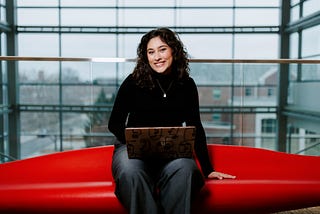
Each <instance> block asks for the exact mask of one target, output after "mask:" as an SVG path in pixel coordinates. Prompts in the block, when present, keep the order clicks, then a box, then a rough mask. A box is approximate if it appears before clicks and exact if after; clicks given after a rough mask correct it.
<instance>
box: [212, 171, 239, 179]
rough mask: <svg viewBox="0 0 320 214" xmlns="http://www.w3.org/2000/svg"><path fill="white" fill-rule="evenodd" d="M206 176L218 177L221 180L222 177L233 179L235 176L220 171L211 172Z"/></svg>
mask: <svg viewBox="0 0 320 214" xmlns="http://www.w3.org/2000/svg"><path fill="white" fill-rule="evenodd" d="M208 178H210V179H219V180H222V179H225V178H229V179H235V178H236V176H234V175H229V174H225V173H222V172H211V173H210V174H209V175H208Z"/></svg>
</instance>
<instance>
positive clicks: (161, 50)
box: [147, 36, 173, 74]
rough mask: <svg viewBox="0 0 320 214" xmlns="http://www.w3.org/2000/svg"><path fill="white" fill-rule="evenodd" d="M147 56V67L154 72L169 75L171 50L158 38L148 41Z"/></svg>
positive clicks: (171, 57) (171, 59)
mask: <svg viewBox="0 0 320 214" xmlns="http://www.w3.org/2000/svg"><path fill="white" fill-rule="evenodd" d="M147 56H148V62H149V65H150V66H151V68H152V69H153V70H154V71H155V72H157V73H162V74H167V73H170V71H171V65H172V61H173V56H172V49H171V48H170V47H169V46H168V45H167V44H166V43H165V42H163V41H162V40H161V39H160V37H159V36H157V37H154V38H152V39H150V41H149V42H148V44H147Z"/></svg>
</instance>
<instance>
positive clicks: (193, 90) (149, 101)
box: [108, 74, 213, 177]
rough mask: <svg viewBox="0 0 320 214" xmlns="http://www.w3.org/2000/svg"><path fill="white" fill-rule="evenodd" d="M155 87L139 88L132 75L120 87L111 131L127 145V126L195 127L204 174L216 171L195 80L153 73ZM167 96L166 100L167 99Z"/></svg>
mask: <svg viewBox="0 0 320 214" xmlns="http://www.w3.org/2000/svg"><path fill="white" fill-rule="evenodd" d="M153 78H155V81H154V82H155V88H154V89H152V90H150V89H147V88H141V87H138V86H137V85H136V82H135V80H134V79H133V78H132V74H130V75H129V76H128V77H127V78H126V79H125V80H124V82H123V83H122V84H121V86H120V88H119V91H118V94H117V97H116V99H115V103H114V106H113V110H112V113H111V115H110V119H109V125H108V128H109V130H110V131H111V132H112V133H113V134H114V135H115V136H116V138H117V139H118V140H119V141H120V142H121V143H123V144H125V131H124V130H125V128H126V127H157V126H182V124H183V123H185V124H186V125H187V126H195V127H196V139H195V152H196V155H197V158H198V160H199V162H200V165H201V169H202V172H203V174H204V175H205V176H206V177H207V176H208V174H209V173H211V172H212V171H213V167H212V165H211V163H210V160H209V156H208V149H207V142H206V136H205V132H204V129H203V126H202V124H201V120H200V112H199V98H198V90H197V87H196V84H195V82H194V80H193V79H192V78H191V77H188V78H187V79H185V80H179V81H178V80H174V81H173V78H172V77H171V76H170V75H163V74H154V76H153ZM164 93H165V94H166V97H164V96H163V95H164Z"/></svg>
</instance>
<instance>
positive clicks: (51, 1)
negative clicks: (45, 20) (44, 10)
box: [17, 0, 58, 6]
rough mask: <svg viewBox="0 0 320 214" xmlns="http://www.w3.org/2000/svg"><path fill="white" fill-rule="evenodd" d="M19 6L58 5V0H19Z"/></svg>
mask: <svg viewBox="0 0 320 214" xmlns="http://www.w3.org/2000/svg"><path fill="white" fill-rule="evenodd" d="M17 5H18V6H58V0H45V1H43V0H28V1H25V0H17Z"/></svg>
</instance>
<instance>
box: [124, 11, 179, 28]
mask: <svg viewBox="0 0 320 214" xmlns="http://www.w3.org/2000/svg"><path fill="white" fill-rule="evenodd" d="M173 20H174V10H168V9H124V10H121V9H120V10H119V25H120V26H126V27H127V26H134V27H136V26H172V25H174V23H173Z"/></svg>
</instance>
